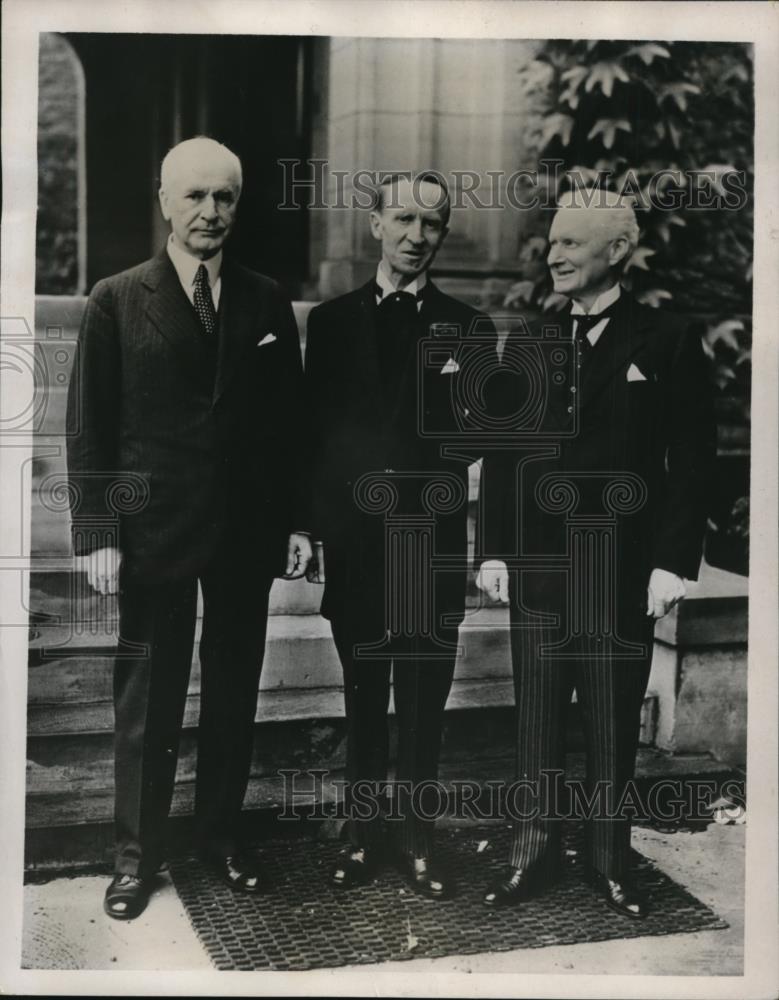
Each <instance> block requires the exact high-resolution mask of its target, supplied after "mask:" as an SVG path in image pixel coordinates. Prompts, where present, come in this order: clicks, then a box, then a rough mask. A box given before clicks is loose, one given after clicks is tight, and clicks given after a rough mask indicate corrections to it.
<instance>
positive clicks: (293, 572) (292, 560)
mask: <svg viewBox="0 0 779 1000" xmlns="http://www.w3.org/2000/svg"><path fill="white" fill-rule="evenodd" d="M310 562H311V540H310V538H309V537H308V535H301V534H297V533H293V534H291V535H290V536H289V542H288V543H287V570H286V572H285V573H284V576H283V577H282V579H283V580H299V579H300V578H301V576H304V575H305V572H306V570H307V569H308V564H309V563H310Z"/></svg>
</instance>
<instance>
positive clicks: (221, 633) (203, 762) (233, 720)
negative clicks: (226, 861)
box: [114, 551, 273, 877]
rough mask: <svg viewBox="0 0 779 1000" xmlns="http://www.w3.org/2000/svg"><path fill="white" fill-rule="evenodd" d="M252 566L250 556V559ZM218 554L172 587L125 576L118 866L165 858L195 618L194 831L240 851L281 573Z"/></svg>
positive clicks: (141, 868) (133, 867)
mask: <svg viewBox="0 0 779 1000" xmlns="http://www.w3.org/2000/svg"><path fill="white" fill-rule="evenodd" d="M244 562H246V560H244ZM249 563H250V564H249V565H245V566H241V561H240V560H239V559H238V558H236V555H235V552H234V551H233V552H232V553H231V555H230V556H229V557H227V556H226V555H225V554H224V553H222V552H219V553H218V554H217V555H216V556H214V557H213V558H212V560H211V561H210V562H209V564H208V565H207V566H205V568H204V569H203V570H202V571H201V572H200V573H199V574H198V576H191V577H187V578H185V579H181V580H176V581H174V582H171V583H162V584H155V583H153V582H138V581H135V580H133V579H132V577H131V575H130V574H129V573H126V572H125V573H123V575H122V580H121V582H120V592H119V645H118V648H117V656H116V660H115V665H114V715H115V832H116V840H117V853H116V866H115V867H116V871H117V872H120V873H126V874H129V875H138V876H141V877H147V876H149V875H150V874H152V873H153V872H154V871H156V870H157V868H158V867H159V865H160V863H161V861H162V860H163V846H164V845H163V841H164V834H165V826H166V822H167V817H168V813H169V810H170V804H171V799H172V796H173V787H174V780H175V774H176V764H177V760H178V749H179V739H180V735H181V727H182V722H183V718H184V709H185V706H186V699H187V688H188V684H189V675H190V668H191V663H192V652H193V646H194V638H195V623H196V615H197V588H198V580H199V582H200V586H201V589H202V592H203V629H202V636H201V640H200V668H201V679H200V720H199V724H198V757H197V776H196V783H195V824H196V829H197V835H198V840H199V842H200V845H201V847H202V848H203V849H204V850H207V851H211V852H213V853H215V854H218V855H233V854H235V852H236V849H237V848H236V836H237V832H238V823H239V818H240V812H241V808H242V805H243V798H244V794H245V792H246V786H247V783H248V778H249V768H250V764H251V753H252V742H253V730H254V717H255V712H256V707H257V691H258V686H259V678H260V671H261V668H262V660H263V653H264V648H265V633H266V624H267V611H268V595H269V592H270V587H271V583H272V582H273V576H272V574H271V573H270V572H263V571H261V570H257V567H256V565H255V564H253V563H251V561H249Z"/></svg>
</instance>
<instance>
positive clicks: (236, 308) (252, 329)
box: [214, 258, 268, 403]
mask: <svg viewBox="0 0 779 1000" xmlns="http://www.w3.org/2000/svg"><path fill="white" fill-rule="evenodd" d="M267 311H268V301H267V299H265V300H260V299H258V296H257V294H256V292H255V290H254V289H253V287H252V285H251V282H250V281H248V280H247V279H246V278H245V277H244V276H243V275H242V274H241V271H240V269H239V268H238V267H237V265H236V264H235V263H234V262H233V261H230V260H229V259H227V258H225V260H224V263H223V264H222V292H221V295H220V298H219V363H218V365H217V370H216V383H215V385H214V403H216V402H217V401H218V400H219V399H220V398H221V397H222V396H223V395H224V393H225V390H226V389H227V387H228V386H229V384H230V382H231V380H232V379H233V377H234V375H235V373H236V372H237V371H238V370H239V369H240V367H241V365H242V363H243V359H244V358H245V355H246V353H247V351H248V350H249V349H250V348H253V347H254V346H255V345H256V343H257V340H256V338H257V336H258V335H259V334H260V333H261V332H262V330H263V328H264V327H265V326H266V325H267V316H266V314H267Z"/></svg>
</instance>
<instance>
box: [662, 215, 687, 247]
mask: <svg viewBox="0 0 779 1000" xmlns="http://www.w3.org/2000/svg"><path fill="white" fill-rule="evenodd" d="M686 225H687V223H686V222H685V220H684V219H683V218H682V217H681V216H680V215H668V216H665V217H664V218H663V219H662V220H661V221H660V222H658V223H657V225H656V226H655V232H656V233H657V235H658V236H659V237H660V239H661V240H662V241H663V243H670V242H671V226H686Z"/></svg>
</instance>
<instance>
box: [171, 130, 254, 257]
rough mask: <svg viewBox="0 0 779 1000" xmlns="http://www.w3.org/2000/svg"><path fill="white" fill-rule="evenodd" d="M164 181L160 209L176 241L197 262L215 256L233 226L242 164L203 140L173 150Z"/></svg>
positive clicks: (226, 151) (239, 191)
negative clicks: (196, 259) (197, 259)
mask: <svg viewBox="0 0 779 1000" xmlns="http://www.w3.org/2000/svg"><path fill="white" fill-rule="evenodd" d="M160 180H161V183H160V195H159V197H160V208H161V209H162V215H163V217H164V218H165V219H167V220H168V222H170V228H171V232H172V234H173V242H174V243H175V244H176V245H177V246H178V247H179V249H181V250H184V251H185V252H186V253H189V254H191V255H192V256H193V257H197V258H199V259H201V260H207V259H208V258H209V257H213V256H214V255H215V254H217V253H218V252H219V251H220V250H221V249H222V245H223V244H224V241H225V240H226V239H227V237H228V236H229V234H230V231H231V229H232V228H233V223H234V222H235V214H236V209H237V206H238V198H239V197H240V194H241V183H242V177H241V161H240V160H239V159H238V157H237V156H236V155H235V153H233V152H232V151H231V150H229V149H228V148H227V146H223V145H222V144H221V143H219V142H216V141H215V140H213V139H207V138H205V137H204V136H199V137H197V138H195V139H187V140H185V141H184V142H180V143H179V144H178V145H177V146H174V147H173V149H171V151H170V152H169V153H168V155H167V156H166V157H165V159H164V160H163V161H162V169H161V172H160Z"/></svg>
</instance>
